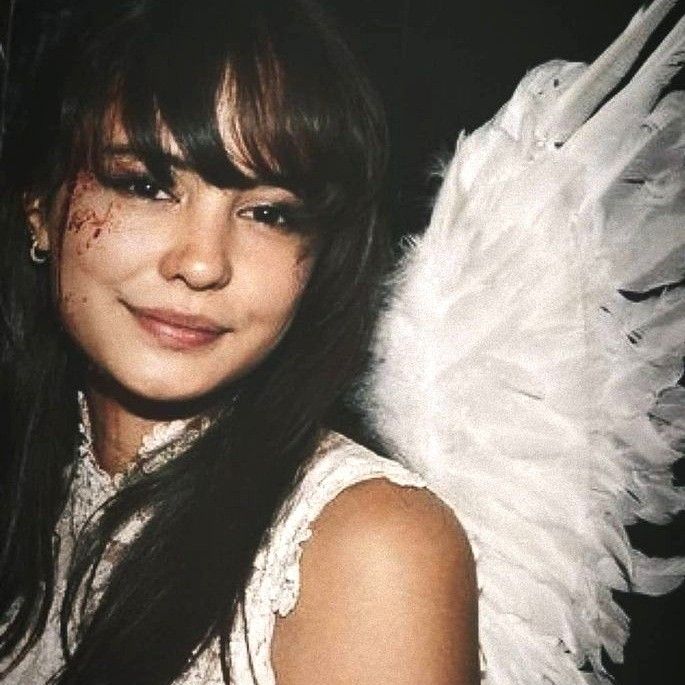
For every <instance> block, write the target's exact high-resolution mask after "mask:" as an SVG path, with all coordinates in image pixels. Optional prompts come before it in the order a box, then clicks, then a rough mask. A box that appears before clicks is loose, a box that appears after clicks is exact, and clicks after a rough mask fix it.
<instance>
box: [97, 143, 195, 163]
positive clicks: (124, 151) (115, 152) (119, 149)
mask: <svg viewBox="0 0 685 685" xmlns="http://www.w3.org/2000/svg"><path fill="white" fill-rule="evenodd" d="M102 154H103V155H106V156H108V157H133V158H134V159H137V160H140V159H141V157H140V154H139V152H137V151H136V150H134V149H133V148H132V147H131V146H130V145H125V144H120V145H106V146H105V147H104V148H103V149H102ZM154 154H155V156H156V157H158V158H160V159H161V160H163V161H164V162H165V163H167V164H169V165H170V166H173V167H176V168H177V169H189V168H190V164H188V162H187V161H186V160H185V159H183V157H181V156H180V155H177V154H174V153H173V152H168V151H167V150H158V151H156V152H155V153H154ZM141 161H142V160H141Z"/></svg>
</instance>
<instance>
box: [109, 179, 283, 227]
mask: <svg viewBox="0 0 685 685" xmlns="http://www.w3.org/2000/svg"><path fill="white" fill-rule="evenodd" d="M100 181H101V183H102V184H103V185H105V186H107V187H109V188H113V189H114V190H116V191H118V192H122V193H126V194H127V195H132V196H133V197H137V198H141V199H143V200H150V201H153V202H154V201H157V202H160V201H165V200H167V201H174V202H175V201H177V200H178V198H177V197H176V196H175V195H174V194H173V193H172V192H171V190H169V189H168V188H164V187H163V186H161V185H159V184H158V183H157V182H156V181H155V180H154V179H153V178H152V177H151V176H149V175H147V174H133V173H128V174H121V175H119V174H109V175H103V176H102V178H101V179H100ZM160 193H163V196H162V197H160V196H159V195H160ZM237 214H238V216H239V217H241V218H246V219H249V220H251V221H256V222H257V223H261V224H265V225H266V226H271V227H273V228H278V229H281V230H287V229H289V228H292V227H293V223H294V222H293V217H292V210H291V207H290V206H289V205H288V203H283V202H274V203H269V202H261V203H258V204H255V205H250V206H248V207H243V208H242V209H240V210H238V213H237Z"/></svg>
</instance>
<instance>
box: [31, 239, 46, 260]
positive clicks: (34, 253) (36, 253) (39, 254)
mask: <svg viewBox="0 0 685 685" xmlns="http://www.w3.org/2000/svg"><path fill="white" fill-rule="evenodd" d="M29 256H30V257H31V261H32V262H33V263H34V264H45V262H47V261H48V257H49V256H50V251H49V250H41V249H40V248H39V247H38V239H37V238H35V237H34V238H33V240H32V241H31V247H30V248H29Z"/></svg>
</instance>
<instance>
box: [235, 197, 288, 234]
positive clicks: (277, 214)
mask: <svg viewBox="0 0 685 685" xmlns="http://www.w3.org/2000/svg"><path fill="white" fill-rule="evenodd" d="M238 216H239V217H241V218H247V219H250V220H252V221H256V222H258V223H261V224H265V225H267V226H273V227H274V228H281V229H286V228H288V227H289V226H290V225H291V223H292V222H291V217H290V212H289V208H288V207H287V206H286V205H284V204H282V203H274V204H269V203H260V204H256V205H252V206H250V207H244V208H243V209H240V210H239V211H238Z"/></svg>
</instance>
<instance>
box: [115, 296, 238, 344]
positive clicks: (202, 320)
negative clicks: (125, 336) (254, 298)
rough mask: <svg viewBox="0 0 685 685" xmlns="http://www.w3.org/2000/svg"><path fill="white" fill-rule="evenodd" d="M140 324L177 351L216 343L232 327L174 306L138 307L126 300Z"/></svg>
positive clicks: (158, 340) (160, 342)
mask: <svg viewBox="0 0 685 685" xmlns="http://www.w3.org/2000/svg"><path fill="white" fill-rule="evenodd" d="M124 305H125V306H126V308H127V309H128V310H129V311H130V312H131V314H133V317H134V318H135V319H136V321H137V322H138V324H139V325H140V327H141V328H142V329H143V330H145V331H146V332H148V333H150V334H151V335H152V336H153V337H154V338H155V339H156V340H157V342H158V343H159V344H161V345H162V346H163V347H168V348H171V349H174V350H189V349H194V348H198V347H203V346H205V345H210V344H211V343H213V342H215V341H216V340H218V338H220V337H221V336H222V335H224V334H225V333H228V332H229V331H230V330H231V329H230V328H228V327H226V326H222V325H221V324H218V323H216V322H215V321H212V320H211V319H209V318H208V317H205V316H197V315H194V314H184V313H183V312H177V311H174V310H171V309H157V308H149V307H135V306H133V305H130V304H128V303H124Z"/></svg>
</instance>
